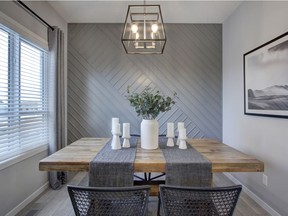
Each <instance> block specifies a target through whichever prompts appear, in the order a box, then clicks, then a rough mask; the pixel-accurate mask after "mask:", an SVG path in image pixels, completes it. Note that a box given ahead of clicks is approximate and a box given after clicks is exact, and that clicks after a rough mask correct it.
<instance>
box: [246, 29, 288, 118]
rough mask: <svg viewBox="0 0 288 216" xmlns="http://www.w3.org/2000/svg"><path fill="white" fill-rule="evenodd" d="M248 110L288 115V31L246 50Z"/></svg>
mask: <svg viewBox="0 0 288 216" xmlns="http://www.w3.org/2000/svg"><path fill="white" fill-rule="evenodd" d="M243 62H244V113H245V114H246V115H260V116H269V117H280V118H288V32H286V33H285V34H283V35H280V36H279V37H277V38H275V39H273V40H271V41H269V42H267V43H265V44H263V45H261V46H259V47H257V48H255V49H253V50H251V51H249V52H247V53H245V54H244V55H243Z"/></svg>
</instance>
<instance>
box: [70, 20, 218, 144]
mask: <svg viewBox="0 0 288 216" xmlns="http://www.w3.org/2000/svg"><path fill="white" fill-rule="evenodd" d="M122 27H123V25H122V24H69V26H68V142H69V143H70V142H73V141H75V140H76V139H79V138H81V137H92V136H97V137H110V136H111V133H110V131H111V118H112V117H119V118H120V122H121V123H123V122H130V124H131V133H140V123H141V118H140V117H137V115H136V113H135V112H134V110H133V108H132V107H130V106H129V102H128V101H127V100H126V98H125V95H126V88H127V86H128V85H129V86H131V88H132V89H133V90H136V91H141V90H143V89H144V88H145V86H147V85H149V86H151V87H152V88H156V89H158V90H160V91H161V92H162V93H164V94H166V95H172V94H173V92H174V91H175V92H177V94H178V99H177V100H176V105H174V107H173V109H172V110H170V111H169V112H167V113H165V114H162V115H160V116H159V117H158V121H159V126H160V128H159V132H160V134H166V123H167V122H168V121H169V122H175V123H177V122H179V121H184V122H185V126H186V128H187V133H188V136H189V137H195V138H203V137H207V138H215V139H218V140H220V141H221V140H222V25H220V24H166V34H167V45H166V48H165V51H164V54H163V55H127V54H126V53H125V51H124V48H123V46H122V44H121V41H120V37H121V32H122Z"/></svg>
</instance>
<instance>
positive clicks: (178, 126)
mask: <svg viewBox="0 0 288 216" xmlns="http://www.w3.org/2000/svg"><path fill="white" fill-rule="evenodd" d="M184 128H185V127H184V122H178V124H177V130H178V131H179V130H181V129H184Z"/></svg>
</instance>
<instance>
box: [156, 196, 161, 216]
mask: <svg viewBox="0 0 288 216" xmlns="http://www.w3.org/2000/svg"><path fill="white" fill-rule="evenodd" d="M160 208H161V200H160V195H159V194H158V208H157V216H160Z"/></svg>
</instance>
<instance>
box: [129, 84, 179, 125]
mask: <svg viewBox="0 0 288 216" xmlns="http://www.w3.org/2000/svg"><path fill="white" fill-rule="evenodd" d="M127 93H128V95H127V96H126V98H127V100H128V101H129V102H130V105H131V106H133V107H134V109H135V111H136V113H137V115H138V116H142V118H143V119H150V120H151V119H155V118H156V117H157V116H158V115H159V114H160V113H162V112H167V111H169V110H171V108H172V106H173V105H174V104H175V101H174V99H175V97H176V96H177V93H176V92H175V93H174V95H173V98H171V97H169V96H164V95H161V94H160V91H158V90H157V91H156V92H155V91H153V90H151V88H150V87H148V86H146V87H145V89H144V90H143V91H142V92H141V93H136V92H134V93H131V92H130V87H129V86H128V87H127Z"/></svg>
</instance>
